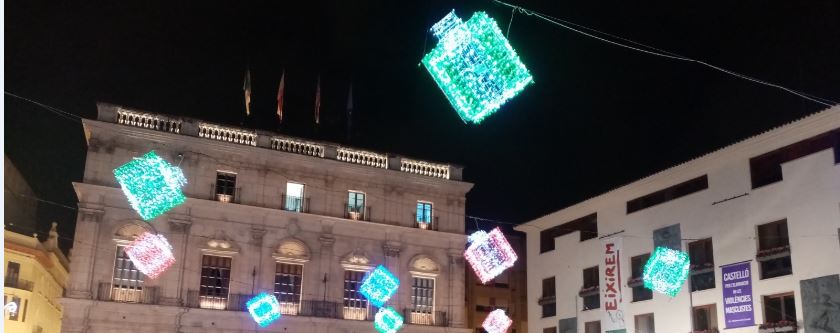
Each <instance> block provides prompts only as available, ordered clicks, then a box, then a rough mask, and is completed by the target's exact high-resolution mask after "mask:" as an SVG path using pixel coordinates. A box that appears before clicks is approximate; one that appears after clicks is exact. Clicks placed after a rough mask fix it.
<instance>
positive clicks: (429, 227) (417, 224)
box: [411, 213, 440, 231]
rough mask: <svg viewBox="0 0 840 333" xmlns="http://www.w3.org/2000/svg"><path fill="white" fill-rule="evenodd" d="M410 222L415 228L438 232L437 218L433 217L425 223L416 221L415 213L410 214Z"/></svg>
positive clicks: (438, 219) (438, 220)
mask: <svg viewBox="0 0 840 333" xmlns="http://www.w3.org/2000/svg"><path fill="white" fill-rule="evenodd" d="M411 222H412V224H411V225H412V226H413V227H415V228H419V229H424V230H434V231H438V230H439V224H440V223H439V222H440V218H439V217H437V216H433V217H432V220H431V221H429V222H425V221H420V220H419V219H417V213H411Z"/></svg>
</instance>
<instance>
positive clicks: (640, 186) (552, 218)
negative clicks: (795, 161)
mask: <svg viewBox="0 0 840 333" xmlns="http://www.w3.org/2000/svg"><path fill="white" fill-rule="evenodd" d="M837 128H840V106H833V107H831V108H828V109H825V110H823V111H820V112H817V113H815V114H812V115H810V116H807V117H804V118H802V119H799V120H796V121H793V122H790V123H788V124H785V125H782V126H778V127H775V128H773V129H770V130H767V131H765V132H763V133H761V134H758V135H755V136H752V137H750V138H747V139H745V140H741V141H739V142H737V143H734V144H731V145H729V146H726V147H723V148H720V149H718V150H715V151H713V152H710V153H707V154H705V155H702V156H700V157H697V158H694V159H691V160H689V161H686V162H683V163H681V164H679V165H676V166H673V167H671V168H668V169H665V170H662V171H659V172H657V173H654V174H652V175H650V176H647V177H645V178H642V179H640V180H637V181H635V182H632V183H630V184H627V185H624V186H621V187H618V188H615V189H613V190H610V191H607V192H605V193H603V194H600V195H598V196H595V197H592V198H589V199H586V200H584V201H582V202H579V203H577V204H574V205H572V206H569V207H566V208H563V209H560V210H558V211H556V212H553V213H550V214H548V215H545V216H542V217H539V218H536V219H534V220H532V221H530V222H526V223H523V224H521V225H519V226H517V227H515V228H514V229H515V230H517V231H522V232H529V231H534V230H542V229H544V228H548V227H552V226H554V225H556V224H557V221H566V220H571V219H575V218H578V217H580V216H583V215H586V214H591V213H592V212H595V211H597V210H598V209H599V208H602V207H603V206H604V205H605V204H610V203H615V202H622V203H623V202H626V201H627V200H631V199H633V198H636V197H639V196H642V195H646V194H649V193H651V192H654V191H657V190H660V189H662V187H663V186H668V185H667V184H677V183H680V182H683V181H686V180H689V179H692V178H694V177H697V176H701V175H704V174H707V173H708V172H710V171H712V170H714V169H715V168H716V167H718V166H721V165H723V164H726V163H731V161H733V160H744V161H745V163H746V160H748V159H749V158H752V157H755V156H758V155H761V154H763V153H766V152H769V151H773V150H776V149H779V148H782V147H784V146H787V145H790V144H793V143H796V142H799V141H802V140H805V139H808V138H811V137H814V136H816V135H819V134H822V133H825V132H828V131H831V130H834V129H837Z"/></svg>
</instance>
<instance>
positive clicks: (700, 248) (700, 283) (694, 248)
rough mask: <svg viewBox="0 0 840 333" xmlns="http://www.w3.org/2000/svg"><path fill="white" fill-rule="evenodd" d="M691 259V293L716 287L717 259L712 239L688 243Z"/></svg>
mask: <svg viewBox="0 0 840 333" xmlns="http://www.w3.org/2000/svg"><path fill="white" fill-rule="evenodd" d="M688 255H689V257H690V259H691V291H699V290H706V289H712V288H714V287H715V258H714V254H713V251H712V239H711V238H706V239H701V240H698V241H694V242H691V243H688Z"/></svg>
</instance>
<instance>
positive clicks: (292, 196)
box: [283, 182, 304, 212]
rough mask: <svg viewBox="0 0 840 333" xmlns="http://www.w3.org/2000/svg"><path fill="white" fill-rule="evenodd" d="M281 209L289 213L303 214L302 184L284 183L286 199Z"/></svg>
mask: <svg viewBox="0 0 840 333" xmlns="http://www.w3.org/2000/svg"><path fill="white" fill-rule="evenodd" d="M284 201H285V202H284V203H283V205H284V206H283V209H285V210H288V211H291V212H303V211H304V210H303V204H304V202H303V201H304V200H303V184H299V183H293V182H288V183H286V198H285V200H284Z"/></svg>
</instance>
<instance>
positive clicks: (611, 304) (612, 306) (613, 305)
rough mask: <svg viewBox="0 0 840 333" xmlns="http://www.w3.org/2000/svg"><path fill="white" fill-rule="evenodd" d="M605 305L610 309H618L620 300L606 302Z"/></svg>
mask: <svg viewBox="0 0 840 333" xmlns="http://www.w3.org/2000/svg"><path fill="white" fill-rule="evenodd" d="M604 307H605V308H607V311H609V310H618V302H617V301H616V300H612V301H606V302H604Z"/></svg>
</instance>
